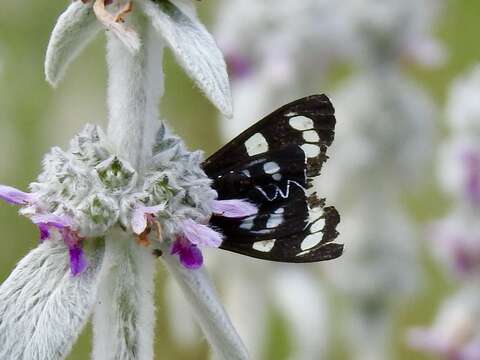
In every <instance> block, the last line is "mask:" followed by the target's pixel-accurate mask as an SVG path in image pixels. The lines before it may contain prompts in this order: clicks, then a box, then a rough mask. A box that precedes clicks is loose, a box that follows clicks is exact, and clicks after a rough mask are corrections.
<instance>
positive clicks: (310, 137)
mask: <svg viewBox="0 0 480 360" xmlns="http://www.w3.org/2000/svg"><path fill="white" fill-rule="evenodd" d="M303 139H304V140H305V141H307V142H318V141H319V140H320V136H318V133H317V132H316V131H315V130H308V131H304V132H303Z"/></svg>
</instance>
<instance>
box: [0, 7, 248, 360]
mask: <svg viewBox="0 0 480 360" xmlns="http://www.w3.org/2000/svg"><path fill="white" fill-rule="evenodd" d="M105 29H106V30H107V63H108V70H109V77H108V114H109V115H108V116H109V119H108V129H107V130H106V132H104V131H103V130H102V129H101V128H100V127H98V126H96V125H86V126H85V128H84V129H83V130H82V131H81V132H80V133H79V134H77V135H76V136H75V137H74V138H73V140H72V141H71V143H70V146H69V148H68V149H67V150H63V149H60V148H58V147H54V148H52V149H51V151H50V152H49V153H48V154H47V155H46V156H45V158H44V162H43V171H42V173H41V174H40V176H39V177H38V179H37V181H36V182H33V183H32V184H31V185H30V189H29V191H28V192H22V191H20V190H17V189H15V188H12V187H8V186H0V198H1V199H3V200H5V201H6V202H8V203H10V204H14V205H19V206H20V207H21V210H20V213H21V214H22V215H24V216H26V217H28V218H29V219H31V221H32V222H33V223H34V224H35V225H36V226H37V227H38V229H39V233H40V243H39V245H38V247H37V248H35V249H33V250H32V251H31V252H30V253H29V254H28V255H27V256H26V257H25V258H23V259H22V260H21V261H20V262H19V263H18V265H17V267H16V268H15V269H14V270H13V272H12V274H11V275H10V276H9V277H8V279H7V280H6V281H5V282H4V283H3V284H2V285H1V287H0V358H1V359H24V360H35V359H39V360H40V359H49V360H55V359H63V358H65V357H66V356H67V355H68V353H69V352H70V350H71V348H72V345H73V344H74V342H75V340H76V338H77V336H78V335H79V334H80V332H81V331H82V328H83V327H84V326H85V324H86V323H87V321H88V320H89V318H90V316H91V315H92V314H93V317H92V319H93V329H94V336H93V352H92V358H93V359H97V360H127V359H128V360H130V359H132V360H134V359H135V360H137V359H138V360H150V359H153V339H154V334H153V333H154V319H155V310H154V303H153V293H154V289H153V279H154V272H155V261H156V258H157V257H158V256H159V255H161V256H160V258H161V259H162V260H163V261H164V263H165V265H166V266H167V268H168V270H169V272H170V273H171V274H172V276H173V277H174V278H175V279H176V280H177V281H178V282H179V284H180V287H181V288H182V289H183V290H184V292H185V295H186V297H187V298H188V300H189V301H190V303H191V305H192V308H193V310H194V312H195V313H196V315H197V319H198V321H199V324H200V326H201V328H202V329H203V331H204V332H205V336H206V338H207V339H208V341H209V343H210V345H211V346H212V348H213V351H214V352H215V353H216V355H217V356H218V357H220V358H224V359H247V358H248V355H247V352H246V350H245V348H244V346H243V344H242V341H241V340H240V339H239V337H238V336H237V334H236V331H235V330H234V328H233V327H232V324H231V322H230V320H229V318H228V316H227V315H226V313H225V311H224V309H223V307H222V305H221V304H220V303H219V302H218V300H217V297H216V295H215V291H214V289H213V287H212V285H211V283H210V281H209V279H208V276H207V275H206V273H205V272H204V271H203V269H201V268H200V266H201V264H202V254H201V252H200V250H199V248H200V247H202V246H211V247H218V246H219V244H220V242H221V236H220V235H219V234H218V233H216V232H215V231H213V230H211V229H210V228H208V227H207V226H206V225H204V223H205V222H206V221H208V218H209V217H210V216H211V214H212V211H214V209H215V208H216V207H217V208H218V207H219V206H220V207H221V204H219V203H218V201H217V200H216V196H217V195H216V193H215V191H213V190H212V189H211V187H210V180H209V179H208V178H207V176H206V175H205V174H204V172H203V171H202V169H201V168H200V161H201V154H199V153H198V152H193V153H192V152H189V151H187V150H186V148H185V146H184V144H183V142H182V141H181V140H180V139H179V138H177V137H176V136H174V135H172V134H171V132H170V131H169V129H168V128H167V127H166V125H165V124H163V123H161V122H160V121H159V120H158V106H157V105H158V101H159V99H160V97H161V95H162V93H163V70H162V54H163V48H164V47H165V46H167V47H169V48H170V49H171V50H172V52H173V53H174V55H175V57H176V58H177V61H178V62H179V64H180V65H181V66H182V67H183V68H184V69H185V71H186V72H187V73H188V74H189V76H190V77H191V78H192V79H193V80H194V81H195V83H196V84H197V86H198V87H199V88H200V89H201V90H203V92H204V93H205V95H206V96H207V97H208V98H209V99H210V100H211V101H212V102H213V103H214V104H215V105H216V106H217V107H218V108H219V110H220V111H221V112H222V113H224V114H225V115H226V116H230V115H231V113H232V105H231V99H230V90H229V83H228V78H227V73H226V67H225V63H224V60H223V57H222V55H221V53H220V51H219V50H218V48H217V47H216V45H215V42H214V40H213V38H212V37H211V36H210V34H209V33H208V32H207V30H206V29H205V27H204V26H203V25H202V24H201V23H200V22H199V21H198V19H197V18H196V16H195V9H194V7H193V1H190V0H183V1H180V0H178V1H174V0H172V1H168V0H133V1H131V2H126V1H122V0H96V1H93V0H76V1H73V2H72V3H71V4H70V5H69V6H68V8H67V9H66V11H65V12H64V13H63V14H62V15H61V16H60V18H59V19H58V22H57V24H56V26H55V28H54V30H53V32H52V36H51V39H50V43H49V45H48V49H47V55H46V61H45V74H46V78H47V80H48V81H49V82H50V83H51V84H52V85H56V84H57V83H58V82H59V81H60V80H61V78H62V77H63V75H64V73H65V71H66V69H67V67H68V65H69V63H70V62H71V61H72V60H73V59H74V58H75V57H76V56H77V55H78V54H79V52H80V51H81V50H82V49H83V48H84V46H86V45H87V44H88V42H89V41H91V40H92V39H93V38H94V36H95V35H97V34H98V33H99V32H101V31H102V30H105ZM228 205H231V204H228ZM236 205H238V206H239V208H240V210H242V211H244V213H245V211H247V212H248V211H254V209H252V208H251V207H250V208H249V206H248V204H242V202H241V201H238V202H237V204H236ZM237 210H238V209H237Z"/></svg>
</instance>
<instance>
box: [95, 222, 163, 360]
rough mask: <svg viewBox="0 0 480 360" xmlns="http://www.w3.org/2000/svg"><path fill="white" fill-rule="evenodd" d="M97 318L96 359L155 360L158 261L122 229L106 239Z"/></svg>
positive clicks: (96, 311)
mask: <svg viewBox="0 0 480 360" xmlns="http://www.w3.org/2000/svg"><path fill="white" fill-rule="evenodd" d="M104 263H105V265H104V268H103V269H102V271H103V272H104V273H103V277H102V279H103V280H102V283H101V285H100V290H99V293H98V301H97V305H96V308H95V314H94V318H93V324H94V346H93V359H96V360H100V359H101V360H152V359H153V338H154V336H153V335H154V323H155V316H154V315H155V307H154V303H153V295H154V287H153V286H154V281H153V276H154V272H155V261H154V258H153V256H152V254H151V253H150V251H148V249H146V248H144V247H141V246H138V245H137V244H136V243H135V242H134V241H133V240H132V238H131V237H130V236H128V235H126V234H125V233H123V232H122V231H117V232H114V233H112V234H111V235H110V236H109V237H108V238H107V239H106V249H105V261H104Z"/></svg>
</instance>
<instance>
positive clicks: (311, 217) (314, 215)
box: [308, 207, 323, 223]
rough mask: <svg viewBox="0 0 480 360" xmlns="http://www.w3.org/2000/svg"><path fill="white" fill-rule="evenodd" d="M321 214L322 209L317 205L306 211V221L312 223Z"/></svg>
mask: <svg viewBox="0 0 480 360" xmlns="http://www.w3.org/2000/svg"><path fill="white" fill-rule="evenodd" d="M322 215H323V209H322V208H321V207H317V208H314V209H310V210H309V211H308V222H310V223H313V222H315V221H317V219H319V218H320V217H321V216H322Z"/></svg>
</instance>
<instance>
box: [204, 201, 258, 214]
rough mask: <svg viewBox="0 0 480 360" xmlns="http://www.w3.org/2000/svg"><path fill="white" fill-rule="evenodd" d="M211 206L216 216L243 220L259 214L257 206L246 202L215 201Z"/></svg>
mask: <svg viewBox="0 0 480 360" xmlns="http://www.w3.org/2000/svg"><path fill="white" fill-rule="evenodd" d="M210 206H211V208H212V212H213V213H214V214H215V215H219V216H224V217H228V218H243V217H247V216H251V215H255V214H256V213H257V212H258V209H257V207H256V206H255V205H253V204H251V203H249V202H248V201H244V200H214V201H212V202H211V204H210Z"/></svg>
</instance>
